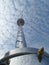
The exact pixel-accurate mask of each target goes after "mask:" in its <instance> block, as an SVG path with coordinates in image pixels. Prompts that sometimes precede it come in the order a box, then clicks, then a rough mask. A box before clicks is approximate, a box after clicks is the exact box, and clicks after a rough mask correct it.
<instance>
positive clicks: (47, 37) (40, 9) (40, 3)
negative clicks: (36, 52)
mask: <svg viewBox="0 0 49 65" xmlns="http://www.w3.org/2000/svg"><path fill="white" fill-rule="evenodd" d="M21 17H22V18H23V19H24V20H25V25H24V27H23V31H24V34H25V39H26V43H27V46H28V47H35V48H41V47H44V48H45V51H46V52H48V53H49V0H0V56H1V57H2V56H3V55H4V54H5V53H6V52H7V51H9V50H12V49H14V48H15V44H16V37H17V31H18V26H17V20H18V19H19V18H21Z"/></svg>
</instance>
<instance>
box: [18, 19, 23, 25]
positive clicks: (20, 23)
mask: <svg viewBox="0 0 49 65" xmlns="http://www.w3.org/2000/svg"><path fill="white" fill-rule="evenodd" d="M17 24H18V26H23V25H24V20H23V19H22V18H20V19H18V21H17Z"/></svg>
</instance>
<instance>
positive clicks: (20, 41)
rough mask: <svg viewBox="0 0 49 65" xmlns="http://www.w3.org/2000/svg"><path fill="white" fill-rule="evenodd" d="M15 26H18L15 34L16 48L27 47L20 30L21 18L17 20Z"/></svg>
mask: <svg viewBox="0 0 49 65" xmlns="http://www.w3.org/2000/svg"><path fill="white" fill-rule="evenodd" d="M17 25H18V33H17V41H16V46H17V47H19V48H23V47H27V46H26V41H25V37H24V33H23V28H22V26H23V25H24V20H23V19H22V18H20V19H18V21H17Z"/></svg>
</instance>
